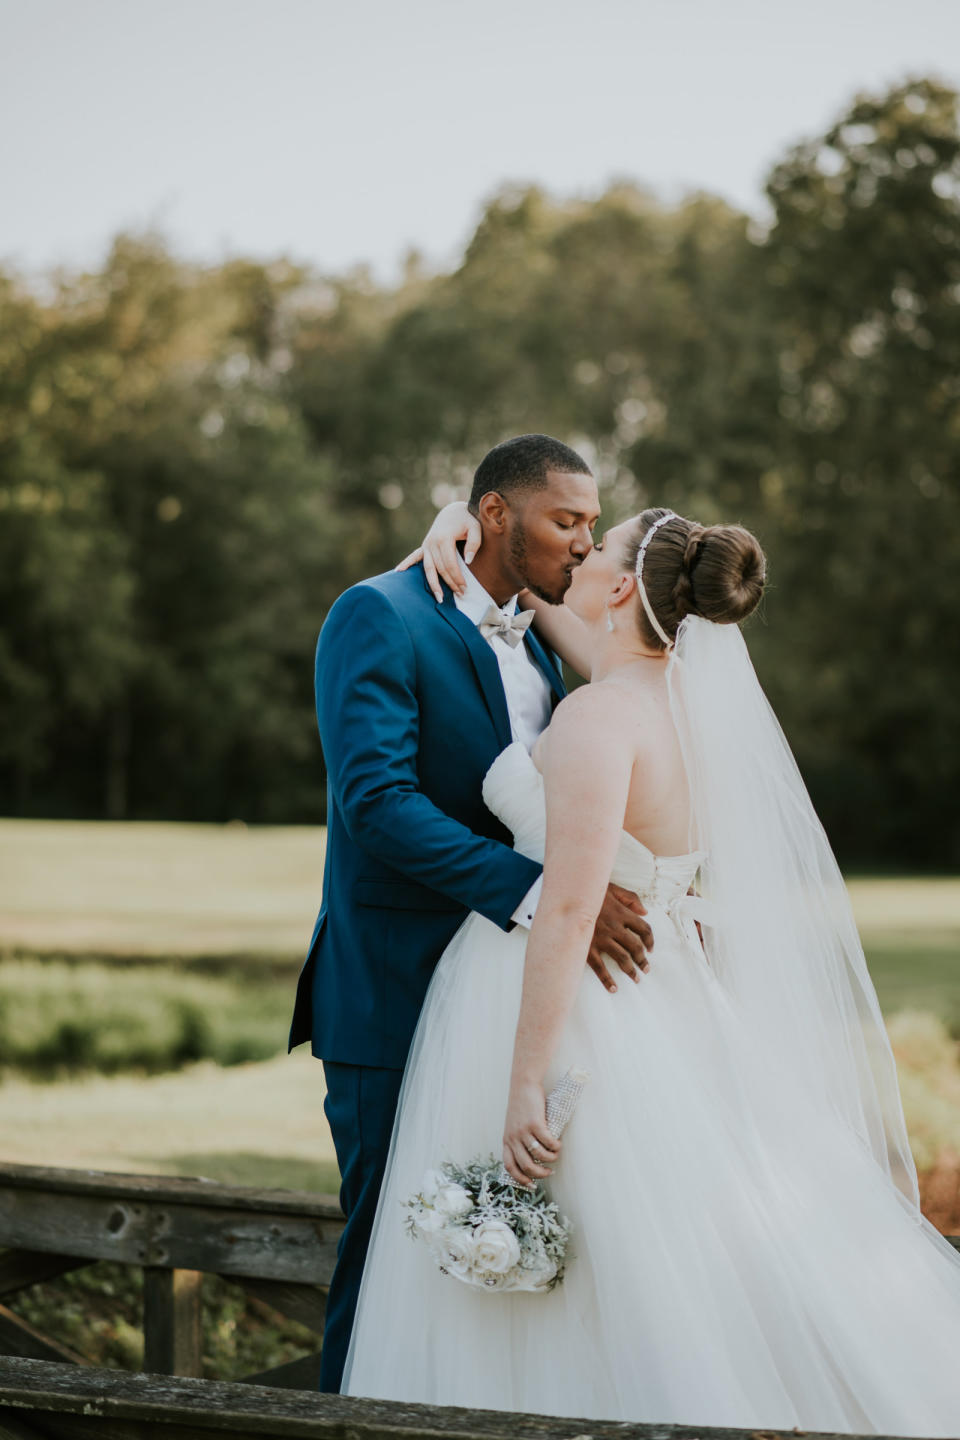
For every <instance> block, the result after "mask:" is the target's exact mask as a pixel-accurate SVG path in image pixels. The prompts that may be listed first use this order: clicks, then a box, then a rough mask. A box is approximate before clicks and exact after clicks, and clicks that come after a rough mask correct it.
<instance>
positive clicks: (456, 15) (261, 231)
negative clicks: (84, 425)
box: [0, 0, 960, 277]
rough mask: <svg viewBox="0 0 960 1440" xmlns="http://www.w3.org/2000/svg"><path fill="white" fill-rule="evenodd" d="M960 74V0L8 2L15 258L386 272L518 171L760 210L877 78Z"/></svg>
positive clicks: (535, 177) (575, 185)
mask: <svg viewBox="0 0 960 1440" xmlns="http://www.w3.org/2000/svg"><path fill="white" fill-rule="evenodd" d="M907 73H914V74H916V73H927V74H929V73H934V74H938V75H939V76H940V77H941V78H944V79H946V80H948V81H950V82H951V83H953V84H960V0H897V3H894V0H791V3H784V0H471V3H465V0H0V136H2V140H0V263H7V264H10V263H13V264H15V265H17V266H18V267H20V268H21V269H24V270H26V271H28V272H35V271H38V270H40V269H42V268H45V267H48V266H51V265H53V264H56V263H66V264H68V265H70V266H82V265H94V264H97V263H99V262H100V261H101V260H102V258H103V256H104V254H105V252H106V248H107V245H108V242H109V238H110V236H111V235H112V234H113V233H114V232H115V231H117V230H118V229H120V228H123V227H127V228H130V227H133V228H143V227H146V226H151V225H152V226H154V227H156V228H159V229H160V230H161V231H162V232H163V233H164V234H165V235H166V236H167V237H168V239H169V240H170V241H171V242H172V244H173V245H174V246H175V247H176V249H177V250H178V251H179V252H180V253H181V254H183V255H185V256H188V257H191V258H197V259H205V260H218V259H220V258H222V257H223V256H225V255H228V254H238V253H243V254H248V255H257V256H272V255H279V254H288V255H291V256H292V257H294V258H296V259H300V260H307V261H310V262H312V263H313V264H315V265H317V266H319V267H321V268H322V269H325V270H328V271H329V270H340V269H344V268H346V267H348V266H350V265H353V264H355V263H357V262H360V261H366V262H369V263H371V264H372V265H373V266H374V267H375V269H376V270H377V272H378V274H380V275H381V276H382V277H387V276H390V275H392V274H393V273H394V271H395V268H396V265H397V263H398V261H399V259H400V257H401V256H402V254H403V253H404V251H405V250H406V249H407V248H408V247H410V246H416V247H417V248H419V249H420V250H422V251H424V252H425V253H426V255H427V256H428V257H429V258H430V259H431V260H433V261H435V262H440V263H445V262H448V261H450V260H452V259H453V258H454V257H455V256H456V255H457V253H458V251H459V249H460V247H461V246H462V245H463V243H464V241H465V240H466V239H467V238H468V236H469V234H470V232H471V230H472V227H473V225H474V224H475V222H476V220H477V217H478V214H479V211H480V207H481V204H482V202H483V200H484V199H485V198H486V197H488V196H489V195H490V194H491V193H492V192H493V191H494V190H495V189H496V188H497V187H498V186H499V185H501V184H502V183H504V182H506V181H537V182H540V183H541V184H543V185H545V186H547V187H548V188H549V189H551V190H552V191H554V192H556V193H558V194H562V195H570V194H595V193H597V192H598V191H599V190H600V189H602V188H603V187H604V185H605V184H606V183H607V182H609V181H610V180H611V179H614V178H618V177H631V178H635V179H637V180H640V181H642V182H644V183H646V184H649V185H651V186H653V187H654V188H656V189H657V190H658V191H659V192H660V193H661V194H662V195H663V196H665V197H666V198H675V197H676V196H677V195H678V194H680V193H681V192H682V191H684V190H686V189H691V188H705V189H709V190H712V191H714V192H717V193H719V194H721V195H723V196H725V197H727V198H728V199H729V200H731V201H733V202H734V203H735V204H737V205H740V206H742V207H744V208H746V209H749V210H752V211H759V210H760V209H761V208H762V183H763V177H764V174H765V172H766V170H767V168H768V166H769V165H770V163H771V162H772V161H773V160H775V159H776V158H777V157H778V156H779V155H780V154H781V153H782V151H783V149H784V148H785V146H787V145H788V144H789V143H791V142H792V141H794V140H796V139H799V138H801V137H803V136H805V135H810V134H815V133H817V132H818V131H819V130H821V129H822V128H823V127H824V126H825V125H826V124H828V123H829V121H830V120H831V119H832V118H833V117H834V116H835V115H836V114H837V113H838V112H839V111H840V110H841V109H842V108H843V107H844V106H845V104H846V103H847V102H848V100H849V99H850V97H851V96H852V95H853V93H854V92H855V91H856V90H858V89H864V88H866V89H876V88H879V87H881V86H884V85H886V84H888V83H890V82H891V81H894V80H897V79H899V78H902V77H903V76H904V75H906V74H907Z"/></svg>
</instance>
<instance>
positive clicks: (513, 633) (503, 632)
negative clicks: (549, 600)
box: [477, 605, 537, 647]
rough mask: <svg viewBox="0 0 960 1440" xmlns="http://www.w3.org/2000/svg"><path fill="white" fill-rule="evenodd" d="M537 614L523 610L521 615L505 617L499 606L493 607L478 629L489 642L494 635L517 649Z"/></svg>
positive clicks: (533, 611)
mask: <svg viewBox="0 0 960 1440" xmlns="http://www.w3.org/2000/svg"><path fill="white" fill-rule="evenodd" d="M536 613H537V612H536V611H535V610H523V611H521V613H520V614H519V615H504V613H503V611H502V610H501V609H499V607H498V606H496V605H491V606H490V608H489V609H488V610H487V613H486V615H484V617H483V619H482V620H481V621H480V624H479V625H478V626H477V629H478V630H479V631H480V634H481V635H483V636H485V637H486V639H488V640H489V639H490V637H491V636H492V635H499V636H500V638H501V640H506V642H507V644H508V645H511V646H514V647H516V646H517V645H519V644H520V641H521V640H522V639H523V637H524V635H525V634H526V632H527V627H528V625H529V624H530V621H531V620H532V619H533V617H534V615H535V614H536Z"/></svg>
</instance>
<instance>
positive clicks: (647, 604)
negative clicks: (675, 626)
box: [637, 510, 677, 650]
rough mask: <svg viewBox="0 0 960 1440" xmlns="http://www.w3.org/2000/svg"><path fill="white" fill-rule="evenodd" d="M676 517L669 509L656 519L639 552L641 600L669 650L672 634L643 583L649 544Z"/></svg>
mask: <svg viewBox="0 0 960 1440" xmlns="http://www.w3.org/2000/svg"><path fill="white" fill-rule="evenodd" d="M676 518H677V516H676V512H675V511H673V510H668V511H667V513H666V515H661V516H660V519H659V520H654V522H653V524H652V525H651V526H650V529H649V530H648V531H647V533H646V535H644V537H643V539H642V540H641V542H640V549H639V550H638V552H637V589H638V590H639V591H640V600H641V602H642V604H643V608H644V610H645V611H646V614H647V619H648V620H649V621H650V624H651V625H652V626H653V628H654V630H655V631H656V632H657V634H658V635H659V636H660V639H661V640H662V641H663V643H664V645H666V647H667V649H668V650H669V649H670V648H671V647H672V645H673V641H672V640H671V639H670V636H669V635H668V634H667V632H666V630H664V628H663V626H662V625H661V624H660V621H659V620H658V619H657V617H656V615H654V613H653V606H652V605H651V604H650V599H649V597H648V595H647V591H646V587H645V586H644V583H643V557H644V556H645V555H646V553H647V546H648V545H649V544H650V541H651V540H652V539H653V537H654V535H656V533H657V531H658V530H659V529H660V526H661V525H666V523H667V521H668V520H676Z"/></svg>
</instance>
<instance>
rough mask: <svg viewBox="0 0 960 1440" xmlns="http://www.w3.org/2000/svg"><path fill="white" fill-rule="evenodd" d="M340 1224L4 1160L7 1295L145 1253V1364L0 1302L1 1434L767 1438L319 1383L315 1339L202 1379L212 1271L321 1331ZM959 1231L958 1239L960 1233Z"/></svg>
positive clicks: (202, 1184)
mask: <svg viewBox="0 0 960 1440" xmlns="http://www.w3.org/2000/svg"><path fill="white" fill-rule="evenodd" d="M342 1229H343V1216H342V1214H341V1212H340V1209H339V1206H338V1204H337V1202H336V1200H335V1199H334V1198H333V1197H332V1196H329V1195H312V1194H305V1193H299V1192H296V1191H291V1190H255V1189H239V1188H236V1187H233V1186H228V1185H218V1184H214V1183H213V1182H211V1181H206V1180H171V1179H169V1178H167V1177H164V1176H152V1175H111V1174H104V1173H101V1172H98V1171H85V1170H54V1169H44V1168H38V1167H34V1166H25V1165H0V1245H6V1246H7V1247H9V1248H8V1249H7V1250H6V1253H0V1301H4V1302H6V1301H8V1300H13V1301H14V1302H15V1299H16V1295H17V1293H18V1292H20V1291H22V1290H24V1289H26V1288H27V1287H29V1286H31V1285H36V1284H38V1283H40V1282H42V1281H44V1280H50V1279H52V1278H54V1277H56V1276H57V1275H62V1274H64V1273H65V1272H67V1271H68V1270H75V1269H77V1268H78V1267H80V1266H83V1265H89V1264H92V1263H93V1262H95V1261H97V1260H114V1261H119V1262H121V1263H123V1264H128V1265H137V1266H142V1268H143V1272H144V1282H145V1283H144V1339H145V1359H144V1370H145V1371H147V1372H149V1373H145V1374H144V1373H139V1374H131V1373H129V1372H126V1371H117V1370H101V1369H95V1368H93V1367H92V1366H88V1365H86V1364H84V1362H83V1360H82V1357H81V1356H79V1355H76V1354H74V1353H73V1352H72V1351H70V1350H69V1349H68V1348H67V1347H66V1346H64V1345H63V1344H62V1343H60V1342H59V1341H57V1340H56V1339H54V1338H53V1337H51V1336H48V1335H42V1334H40V1333H39V1332H38V1331H37V1330H36V1329H34V1327H32V1326H31V1325H29V1324H28V1323H27V1322H26V1321H25V1320H23V1319H22V1318H21V1317H19V1316H18V1315H17V1314H16V1313H15V1311H14V1310H13V1309H10V1308H8V1306H7V1305H6V1304H5V1303H3V1304H0V1440H83V1437H87V1436H89V1437H96V1440H207V1437H209V1440H216V1437H218V1436H219V1437H220V1440H225V1437H228V1440H254V1437H278V1440H279V1437H304V1440H306V1437H310V1436H312V1437H329V1440H514V1437H517V1440H615V1437H616V1440H694V1437H699V1440H756V1437H757V1432H751V1431H746V1430H725V1429H712V1428H709V1427H703V1426H678V1425H639V1424H638V1425H633V1424H624V1423H622V1422H614V1421H597V1420H589V1421H588V1420H577V1419H575V1418H571V1419H566V1418H564V1419H558V1418H554V1417H548V1416H543V1415H514V1414H508V1413H507V1412H505V1411H489V1410H467V1409H460V1408H459V1407H458V1408H439V1407H435V1406H430V1405H408V1404H396V1403H390V1402H385V1401H374V1400H363V1399H349V1398H346V1397H343V1396H339V1395H321V1394H318V1393H317V1391H316V1383H317V1372H318V1369H319V1351H316V1352H312V1353H311V1354H309V1355H305V1356H303V1357H302V1358H301V1359H299V1360H295V1361H293V1362H291V1363H290V1364H288V1365H284V1366H280V1367H278V1369H276V1370H272V1371H268V1372H266V1373H264V1374H260V1375H252V1376H248V1377H246V1378H245V1380H244V1381H243V1382H241V1383H233V1384H227V1383H224V1382H221V1381H214V1380H201V1379H197V1378H191V1377H196V1376H198V1375H199V1373H200V1305H201V1284H200V1282H201V1276H202V1274H203V1272H208V1273H213V1274H218V1275H222V1276H224V1277H226V1278H227V1279H229V1280H231V1281H234V1282H235V1283H238V1284H240V1285H241V1286H243V1288H244V1289H245V1290H246V1291H247V1292H248V1293H250V1294H251V1295H253V1296H255V1297H256V1298H258V1299H260V1300H263V1301H266V1302H267V1303H268V1304H269V1305H271V1306H273V1307H274V1308H275V1309H276V1310H279V1311H280V1312H281V1313H282V1314H284V1315H287V1316H289V1317H290V1318H291V1319H294V1320H297V1321H300V1322H301V1323H302V1324H304V1325H306V1326H308V1327H309V1328H310V1329H312V1330H314V1331H315V1332H316V1333H317V1335H318V1337H319V1336H320V1335H322V1331H323V1319H324V1310H325V1304H326V1288H327V1286H328V1285H329V1282H330V1277H331V1275H332V1273H333V1265H334V1261H335V1258H336V1246H337V1239H338V1237H339V1235H340V1233H341V1231H342ZM950 1239H951V1243H952V1244H953V1245H954V1246H955V1247H956V1248H957V1249H960V1237H956V1236H951V1237H950ZM182 1377H186V1378H182ZM254 1382H259V1383H254ZM267 1386H269V1387H275V1386H284V1387H288V1388H287V1389H286V1390H278V1389H276V1388H266V1387H267ZM793 1433H794V1432H789V1434H790V1435H792V1434H793ZM957 1433H958V1435H960V1417H958V1429H957ZM763 1440H778V1436H777V1432H773V1431H764V1432H763ZM784 1440H788V1436H787V1435H786V1434H785V1436H784ZM811 1440H816V1437H814V1436H813V1435H811ZM846 1440H851V1437H849V1436H847V1437H846Z"/></svg>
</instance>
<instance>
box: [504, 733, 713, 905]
mask: <svg viewBox="0 0 960 1440" xmlns="http://www.w3.org/2000/svg"><path fill="white" fill-rule="evenodd" d="M483 798H484V802H485V803H486V806H487V808H488V809H489V810H492V812H493V814H494V815H496V817H497V819H498V820H502V821H503V823H504V825H506V826H507V827H508V828H509V829H510V830H511V831H512V832H513V837H514V848H515V849H516V850H519V851H520V852H521V853H522V854H524V855H527V856H529V858H530V859H531V860H538V861H540V863H541V864H542V863H543V855H544V849H545V847H546V838H547V814H546V803H545V797H544V788H543V776H542V775H541V774H540V771H539V770H538V769H537V767H536V765H534V763H533V761H532V760H531V758H530V756H529V754H528V753H527V750H526V748H525V747H524V746H523V745H522V744H521V743H520V742H519V741H514V743H513V744H512V745H508V746H507V748H506V750H503V751H501V753H500V754H499V755H498V756H497V758H496V760H494V762H493V764H492V765H491V766H490V769H489V770H488V771H487V774H486V777H485V779H484V782H483ZM702 859H703V855H702V854H701V853H700V852H699V851H692V852H691V853H690V854H688V855H654V853H653V851H652V850H649V849H648V848H647V846H646V845H644V844H643V843H642V842H641V841H640V840H637V839H636V837H635V836H633V835H631V834H629V833H628V832H627V831H626V830H624V831H623V832H622V833H621V836H620V844H619V847H618V849H617V855H616V859H615V861H614V866H613V872H612V874H611V876H610V879H611V880H612V881H613V882H614V884H616V885H623V886H624V887H625V888H626V889H628V890H633V891H634V892H635V893H636V894H637V895H639V896H640V899H641V900H643V901H644V903H645V904H647V905H651V906H658V907H662V908H666V907H668V906H670V905H671V903H672V902H673V901H674V900H676V899H677V898H678V897H680V896H682V895H685V894H686V892H687V890H688V889H689V887H690V883H691V881H692V880H693V877H694V876H695V875H696V873H697V870H698V869H699V867H700V862H701V860H702Z"/></svg>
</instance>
